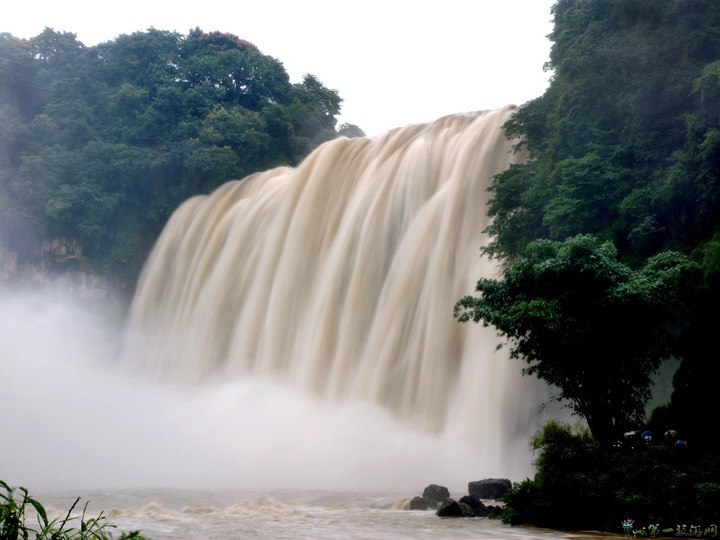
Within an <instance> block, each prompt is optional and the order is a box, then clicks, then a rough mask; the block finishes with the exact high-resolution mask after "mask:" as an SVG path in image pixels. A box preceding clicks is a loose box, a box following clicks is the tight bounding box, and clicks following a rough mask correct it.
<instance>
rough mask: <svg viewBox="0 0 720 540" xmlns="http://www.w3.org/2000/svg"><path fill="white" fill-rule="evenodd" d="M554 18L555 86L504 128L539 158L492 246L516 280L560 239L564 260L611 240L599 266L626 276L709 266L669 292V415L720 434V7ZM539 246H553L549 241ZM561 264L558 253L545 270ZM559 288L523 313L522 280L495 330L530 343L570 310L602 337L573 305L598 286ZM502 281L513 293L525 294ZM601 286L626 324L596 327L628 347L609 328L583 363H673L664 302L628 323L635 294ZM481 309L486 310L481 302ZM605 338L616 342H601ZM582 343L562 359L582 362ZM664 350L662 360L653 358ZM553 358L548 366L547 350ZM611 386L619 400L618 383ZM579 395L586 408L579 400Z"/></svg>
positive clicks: (573, 9) (622, 8) (500, 201)
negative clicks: (719, 371) (579, 244)
mask: <svg viewBox="0 0 720 540" xmlns="http://www.w3.org/2000/svg"><path fill="white" fill-rule="evenodd" d="M552 16H553V23H554V28H553V31H552V33H551V34H550V36H549V37H550V39H551V41H552V48H551V54H550V60H549V62H548V63H547V65H546V68H547V70H548V71H549V72H550V73H551V75H552V76H551V79H550V85H549V87H548V89H547V90H546V92H545V93H544V94H543V95H542V96H540V97H538V98H536V99H533V100H531V101H529V102H527V103H525V104H524V105H522V106H521V107H520V108H519V109H518V111H517V113H516V114H515V115H514V116H513V117H512V118H511V119H510V121H509V122H508V123H507V124H506V125H505V126H504V129H505V132H506V134H507V136H508V137H510V138H514V139H516V140H517V141H518V142H517V148H524V149H526V150H527V151H528V154H529V160H528V161H527V162H526V163H523V164H518V165H513V166H511V167H510V168H509V169H508V170H506V171H505V172H503V173H501V174H499V175H497V176H496V177H495V178H494V179H493V183H492V185H491V187H490V193H491V200H490V203H489V207H488V213H489V215H490V216H491V222H490V225H489V227H488V228H487V230H486V232H487V233H488V234H489V235H490V241H489V243H488V244H487V245H486V246H485V247H484V248H483V252H484V253H485V254H486V255H489V256H490V257H494V258H496V259H498V260H499V261H500V262H501V264H502V265H503V267H504V268H505V269H510V270H512V272H514V273H513V274H510V276H516V274H517V273H518V272H519V273H520V275H524V274H525V273H527V274H528V276H530V275H535V274H537V273H538V272H540V267H539V266H537V267H536V266H534V265H536V264H540V262H539V261H540V259H538V257H539V256H540V255H541V254H542V253H545V251H544V250H546V249H549V247H548V246H554V247H552V250H553V251H552V253H560V247H558V246H561V245H564V244H563V243H564V242H571V240H569V239H572V238H574V237H576V236H577V235H592V236H593V237H594V238H595V239H596V240H593V241H596V242H597V246H596V248H597V249H600V246H603V245H605V243H606V242H611V243H612V245H613V246H614V248H613V249H616V250H617V258H616V259H615V258H614V256H611V254H610V253H609V252H603V251H602V250H601V252H599V253H598V257H600V255H602V257H604V259H598V260H607V261H614V262H613V263H612V264H610V263H608V266H607V267H606V269H607V271H608V272H610V270H611V269H613V268H621V267H620V266H617V265H620V264H621V265H622V268H624V270H622V272H621V273H620V274H619V275H628V276H632V275H635V274H634V273H637V272H640V274H637V276H638V278H640V277H642V276H643V274H642V272H647V271H649V270H648V269H649V268H654V267H655V266H654V265H655V264H656V263H657V261H659V260H663V259H662V258H663V257H665V258H668V257H678V255H667V254H663V253H664V252H666V251H668V250H670V251H673V252H676V253H682V254H683V255H684V256H685V257H687V258H688V259H690V260H692V261H693V262H694V263H696V264H697V265H698V266H699V268H700V270H698V271H697V276H701V277H697V279H694V280H690V281H688V282H687V283H685V285H687V286H689V287H690V290H687V289H686V288H685V287H683V288H682V290H683V291H684V293H683V294H684V295H685V297H684V298H680V297H677V298H674V299H673V298H668V302H669V304H670V305H672V303H673V302H675V304H676V305H678V306H679V305H680V304H682V305H684V306H686V307H687V308H688V309H687V310H684V311H678V312H677V313H674V315H679V314H681V313H682V314H683V316H684V319H683V320H682V321H681V322H682V325H679V326H677V327H673V330H674V331H680V330H682V331H681V332H680V335H679V336H677V337H678V340H677V341H675V340H674V341H675V344H676V345H675V347H674V348H673V349H672V352H673V354H674V355H675V356H676V357H678V358H680V359H681V364H680V368H679V369H678V371H677V373H676V376H675V380H674V388H675V393H674V395H673V400H672V404H671V406H670V408H669V410H668V414H667V417H666V421H667V422H669V423H673V424H674V425H675V426H681V427H682V429H683V430H684V433H685V434H686V435H687V436H689V437H693V436H695V437H696V438H697V440H698V441H701V440H702V441H709V440H711V439H713V440H716V441H717V440H720V430H719V429H716V428H710V429H708V427H707V426H706V425H705V426H704V425H703V423H702V420H701V416H700V415H699V414H698V411H700V410H704V409H707V408H708V407H712V406H713V405H712V399H713V391H712V390H711V388H710V384H711V383H710V382H709V381H712V380H713V376H712V373H711V369H712V368H711V363H709V362H707V354H708V351H710V350H713V349H714V348H715V343H714V334H713V331H712V329H713V328H716V327H717V326H718V325H719V324H720V316H718V313H717V309H716V306H717V303H718V302H719V301H720V277H718V276H720V262H719V261H720V251H719V250H718V249H717V246H718V245H720V4H718V3H717V2H703V1H683V0H558V1H557V2H556V3H555V5H554V6H553V7H552ZM537 240H543V241H544V242H546V243H542V242H541V243H535V244H534V243H533V242H535V241H537ZM585 241H586V242H589V241H590V240H587V239H586V240H585ZM547 242H556V243H557V244H552V243H547ZM572 242H575V241H574V240H573V241H572ZM608 245H609V244H608ZM540 248H542V249H541V250H540V251H538V252H537V253H536V252H535V251H537V250H538V249H540ZM563 249H564V248H563ZM594 249H595V248H594ZM607 249H609V248H607ZM528 250H529V251H528ZM534 250H535V251H534ZM603 250H606V248H603ZM543 257H545V255H543ZM554 260H556V256H555V255H554V254H553V255H551V256H549V258H548V259H547V261H546V262H547V263H548V264H549V261H554ZM516 263H517V266H516ZM678 264H680V263H679V262H678ZM683 264H684V263H683ZM680 267H682V265H681V266H679V267H678V268H680ZM544 271H545V270H543V272H544ZM546 277H547V278H548V279H551V277H550V276H549V275H548V276H546ZM505 279H508V276H506V278H505ZM512 279H516V278H515V277H513V278H512ZM553 279H554V278H553ZM623 279H625V278H623ZM628 279H629V278H628ZM633 279H634V278H633ZM643 279H649V278H647V276H646V277H645V278H643ZM630 282H633V281H632V280H631V281H630ZM555 283H557V288H556V289H549V288H548V287H549V285H546V286H545V287H544V289H542V290H543V294H544V295H545V296H543V297H542V298H543V301H542V302H540V300H539V299H537V298H535V299H534V300H532V302H530V301H529V300H528V303H525V304H523V303H522V302H521V300H520V299H521V298H522V297H521V291H520V290H519V287H522V286H524V287H528V288H529V289H528V290H527V291H525V293H524V294H527V295H532V294H535V293H536V292H537V291H536V289H533V287H535V281H533V280H532V279H529V277H528V279H524V280H521V281H518V282H517V283H515V284H514V285H512V289H513V291H514V292H513V293H512V294H513V296H512V302H515V303H513V305H514V306H515V307H516V308H517V309H518V311H517V312H516V313H514V314H513V317H509V314H506V316H505V317H504V318H500V315H499V313H500V312H498V313H492V317H493V321H494V322H492V323H491V324H495V322H497V323H498V324H500V325H503V326H501V327H499V328H500V329H501V331H502V332H504V333H505V334H506V335H507V336H509V337H511V338H514V337H517V338H520V337H521V336H525V335H526V334H525V332H526V331H527V330H528V329H529V328H530V326H529V325H530V323H531V321H533V320H534V319H532V318H531V315H532V316H535V317H536V318H537V319H538V321H537V324H540V320H541V319H542V317H540V313H543V314H544V315H546V316H548V317H560V318H559V319H558V321H560V320H562V321H563V324H567V326H568V327H567V328H566V329H565V332H566V333H568V336H566V337H567V339H569V338H570V337H571V334H570V333H572V332H576V333H577V335H578V336H579V335H583V334H584V333H585V332H590V334H589V335H595V334H597V332H598V331H599V330H594V329H592V328H588V324H589V323H588V321H589V320H591V319H584V318H582V317H581V318H579V319H576V318H575V315H572V316H571V313H570V312H569V311H567V310H568V305H566V304H565V303H564V302H565V301H566V299H567V298H569V297H572V295H577V294H580V293H581V292H582V291H581V290H577V289H576V288H574V287H576V285H577V283H584V282H577V283H576V281H575V280H574V278H573V279H572V280H569V281H567V282H566V283H564V284H563V283H562V282H557V281H555ZM642 283H643V281H642V280H641V281H640V284H642ZM640 284H639V285H638V287H639V286H640ZM618 286H619V285H618ZM496 287H497V288H498V290H503V291H506V289H505V287H511V285H510V284H504V285H501V284H498V285H497V286H496ZM593 287H597V288H598V291H603V294H604V295H606V296H607V300H606V301H604V302H609V303H601V304H602V305H601V306H596V307H597V308H598V309H599V311H598V312H599V313H600V312H604V313H607V314H609V315H610V314H611V315H612V318H611V319H603V320H597V319H592V320H593V321H594V322H593V325H595V326H596V327H597V328H598V329H602V331H603V332H606V335H607V336H608V337H607V341H608V342H609V343H613V347H614V349H613V348H608V344H607V343H601V342H602V340H601V339H600V338H599V334H598V335H597V336H596V338H597V339H595V338H593V339H592V340H590V341H587V342H586V344H585V345H584V346H583V343H581V342H579V341H578V339H579V338H578V339H576V342H577V343H576V344H577V353H576V357H578V358H580V357H582V358H584V359H585V360H584V361H583V363H587V364H590V363H597V364H598V366H595V367H593V369H594V370H600V369H601V367H600V366H604V367H607V368H608V370H611V369H615V368H616V366H615V364H614V362H615V359H617V358H619V357H622V356H623V355H626V352H627V354H628V355H629V356H627V357H626V360H627V361H628V362H630V361H631V360H630V359H631V358H633V360H632V362H633V363H636V364H637V365H636V366H634V367H629V368H627V369H631V370H635V369H637V370H639V373H641V374H642V373H644V372H645V371H646V369H650V368H652V367H653V366H655V365H656V364H657V358H660V357H664V356H667V354H668V353H669V351H670V349H668V348H665V345H662V344H663V343H664V341H660V342H658V343H655V342H654V341H652V340H651V339H649V338H648V337H647V336H649V335H651V334H649V333H648V332H649V330H650V325H656V326H655V329H656V330H655V331H656V332H657V333H658V335H660V336H662V335H663V331H664V330H663V328H665V327H664V324H666V322H664V319H662V318H658V314H657V312H656V311H655V310H654V309H650V311H649V312H648V313H647V318H643V320H642V322H641V321H640V315H639V314H636V315H637V317H636V318H635V319H632V318H631V319H628V317H627V316H626V314H627V313H628V312H627V311H625V309H619V308H618V311H617V312H613V311H612V310H613V309H615V308H614V307H613V306H614V305H615V307H618V306H621V305H622V303H621V302H620V303H617V304H613V302H615V301H617V302H619V300H620V299H621V298H625V300H626V301H630V299H631V297H628V296H627V295H625V296H623V295H621V296H617V295H618V294H619V293H618V292H617V291H614V289H607V288H606V287H605V286H604V285H602V284H601V283H596V284H594V285H593ZM639 290H640V289H639ZM680 290H681V289H674V288H671V289H669V290H668V291H667V294H669V295H672V294H679V293H680ZM493 291H495V289H494V288H493V287H491V286H490V285H489V284H488V283H485V284H483V285H482V293H483V295H484V296H485V295H493V294H494V292H493ZM613 291H614V292H613ZM587 292H588V293H589V292H590V291H587ZM583 294H584V293H583ZM568 295H570V296H568ZM490 297H491V296H488V298H487V300H486V301H487V302H490ZM531 297H532V296H531ZM581 297H582V294H580V296H579V297H578V298H581ZM532 298H534V297H532ZM632 298H635V297H632ZM640 299H642V297H641V298H640ZM610 300H612V302H610ZM636 300H639V299H638V298H635V299H634V300H632V302H631V304H633V305H635V306H636V307H638V308H639V307H640V306H641V305H643V304H642V303H640V304H638V303H637V302H636ZM510 301H511V300H510V299H508V302H510ZM587 301H590V300H587ZM599 301H600V300H598V302H599ZM643 301H645V300H643ZM538 302H539V303H538ZM594 302H595V300H592V301H590V304H589V305H595V303H594ZM650 305H651V304H647V306H646V307H648V306H650ZM466 307H467V308H472V304H467V306H466ZM521 308H522V309H521ZM611 308H612V309H611ZM478 309H479V308H478ZM488 309H489V308H488ZM497 309H498V310H499V309H500V307H498V308H497ZM539 309H542V310H543V311H542V312H540V311H537V310H539ZM658 309H659V308H658ZM523 310H525V311H523ZM556 310H559V311H556ZM608 310H609V311H608ZM630 312H631V311H630ZM475 313H476V314H479V313H480V312H479V311H476V312H475ZM522 313H524V315H522V316H521V314H522ZM487 315H488V317H490V315H491V314H490V313H488V314H487ZM590 315H591V314H590V313H588V314H587V316H588V317H590ZM643 317H645V316H643ZM476 320H477V319H476ZM488 320H490V319H488ZM555 322H557V321H555ZM512 324H514V325H516V326H515V327H512V326H511V325H512ZM551 324H554V323H553V321H552V320H547V321H544V326H543V325H541V326H540V327H539V328H537V329H536V333H537V332H538V331H539V330H540V329H542V330H543V332H545V334H541V335H545V336H546V338H547V339H548V340H550V341H553V340H556V339H557V336H555V335H554V334H553V333H552V332H551V331H550V330H551V329H552V328H551ZM678 324H679V323H678ZM557 330H558V331H559V330H560V328H559V327H558V328H557ZM572 335H574V334H572ZM528 336H530V334H528ZM619 336H623V340H624V341H623V340H620V339H619ZM576 338H577V336H576ZM646 338H647V339H646ZM528 339H529V340H530V341H528V342H527V343H525V342H524V341H522V339H521V340H520V341H519V342H518V343H519V346H518V347H519V348H517V349H515V351H516V353H515V354H516V355H521V356H525V355H526V354H527V355H529V356H528V358H529V360H530V361H531V362H535V361H539V360H533V359H534V358H536V357H537V358H541V357H540V356H537V355H539V354H540V352H541V351H544V350H545V349H542V350H541V349H535V348H531V349H528V350H526V347H529V346H530V343H533V342H534V341H537V340H539V339H540V335H535V336H534V337H532V338H530V337H528ZM563 339H565V338H563ZM621 341H622V342H623V345H621V344H620V343H621ZM570 343H572V341H566V340H561V341H560V342H558V343H554V342H553V343H548V344H546V345H547V347H550V348H552V347H560V346H561V345H562V346H566V345H567V346H568V347H569V344H570ZM563 344H565V345H563ZM625 344H627V345H625ZM641 344H642V346H643V347H645V346H646V347H647V350H646V352H645V353H642V354H641V351H640V350H635V349H638V347H640V346H641ZM601 345H603V346H604V349H598V347H600V346H601ZM661 345H662V346H661ZM625 348H629V349H633V352H632V354H631V353H630V352H629V351H626V352H623V351H621V350H620V349H625ZM548 350H549V349H548ZM569 350H570V349H568V350H567V351H565V352H564V353H562V354H565V355H566V356H563V357H561V358H570V357H571V355H570V353H569V352H568V351H569ZM597 350H603V354H597V352H596V351H597ZM546 352H547V351H546ZM543 354H544V353H543ZM650 354H652V355H655V356H656V359H655V360H652V361H650V360H647V359H646V360H643V358H645V356H647V355H650ZM534 355H535V356H534ZM542 358H543V360H542V361H543V362H545V361H546V360H545V359H546V358H547V357H546V356H543V357H542ZM559 358H560V357H559ZM647 362H650V363H649V364H648V363H647ZM556 367H557V369H561V370H567V372H566V374H567V375H568V376H573V377H574V376H575V374H574V371H573V370H574V369H575V367H576V366H575V365H574V364H572V363H565V360H562V359H559V360H558V365H557V366H556ZM623 369H626V368H623ZM529 371H532V372H534V373H536V374H537V375H539V376H541V377H546V378H547V380H549V379H558V380H561V381H562V377H560V374H552V373H546V372H544V371H542V370H540V369H539V368H535V369H531V370H529ZM600 375H602V374H599V375H598V376H600ZM623 377H624V376H623ZM604 381H605V382H604V383H603V384H607V385H609V386H608V387H607V388H608V391H610V389H611V388H612V385H613V384H615V383H616V382H617V381H615V382H613V381H610V380H607V378H606V379H604ZM551 382H552V381H551ZM646 382H647V379H646V378H645V376H644V375H643V376H642V378H641V379H635V380H633V381H631V380H630V379H627V380H626V383H627V384H626V389H625V390H624V391H623V392H624V394H625V395H628V396H632V395H634V393H635V392H636V390H633V389H631V388H630V386H631V385H635V386H638V385H645V384H646ZM645 388H647V387H645ZM619 391H620V390H619V389H617V390H615V391H614V392H615V393H618V392H619ZM563 392H565V390H563ZM643 392H645V391H643ZM643 395H645V394H643ZM643 395H638V396H639V397H643ZM566 396H567V397H568V398H569V399H571V400H573V399H576V397H575V396H574V395H573V394H572V393H570V392H569V391H568V392H566ZM618 399H619V398H618ZM618 399H616V398H613V402H614V403H616V404H620V403H622V401H618ZM643 399H644V398H643ZM643 399H640V400H639V401H638V400H637V399H635V398H633V399H632V400H631V401H629V402H628V403H627V404H626V405H623V407H625V408H626V409H627V410H626V412H625V413H620V412H618V413H613V414H616V416H614V418H615V420H614V422H617V421H621V420H622V419H623V418H630V417H631V416H632V415H636V414H639V410H640V408H639V404H640V403H641V402H642V401H643ZM576 410H578V412H580V411H579V409H576ZM582 414H583V416H585V413H582Z"/></svg>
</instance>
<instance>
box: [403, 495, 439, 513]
mask: <svg viewBox="0 0 720 540" xmlns="http://www.w3.org/2000/svg"><path fill="white" fill-rule="evenodd" d="M431 508H432V509H433V510H434V509H435V508H437V503H434V502H431V501H428V500H427V499H424V498H422V497H415V498H414V499H413V500H412V501H410V510H430V509H431Z"/></svg>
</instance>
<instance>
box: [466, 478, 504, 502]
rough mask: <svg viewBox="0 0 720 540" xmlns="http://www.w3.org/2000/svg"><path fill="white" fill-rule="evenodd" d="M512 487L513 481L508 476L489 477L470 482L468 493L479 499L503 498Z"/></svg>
mask: <svg viewBox="0 0 720 540" xmlns="http://www.w3.org/2000/svg"><path fill="white" fill-rule="evenodd" d="M511 487H512V482H510V480H508V479H507V478H487V479H485V480H478V481H477V482H470V483H469V484H468V493H470V495H474V496H475V497H477V498H478V499H501V498H502V496H503V495H505V492H506V491H508V490H509V489H510V488H511Z"/></svg>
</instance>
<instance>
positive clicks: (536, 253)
mask: <svg viewBox="0 0 720 540" xmlns="http://www.w3.org/2000/svg"><path fill="white" fill-rule="evenodd" d="M698 281H699V267H698V266H697V265H696V264H694V263H692V262H690V261H689V260H688V259H687V257H685V256H683V255H681V254H679V253H676V252H664V253H660V254H657V255H655V256H653V257H651V258H650V259H648V261H647V262H646V264H645V265H644V266H643V267H641V268H639V269H637V270H633V269H631V268H629V267H628V266H626V265H625V264H623V263H621V262H618V260H617V250H616V249H615V247H614V246H613V245H612V244H611V243H610V242H606V243H601V242H600V241H599V240H597V238H594V237H592V236H576V237H572V238H569V239H567V240H566V241H565V242H555V241H552V240H537V241H535V242H532V243H530V244H529V245H528V246H527V248H526V251H525V255H524V256H523V257H522V258H520V259H518V260H517V261H516V262H515V263H514V264H513V265H512V267H510V268H508V269H506V270H505V272H504V275H503V279H501V280H495V279H481V280H480V281H479V282H478V284H477V289H476V290H477V291H478V292H479V293H481V294H480V296H478V297H472V296H467V297H465V298H463V299H462V300H460V301H459V302H458V303H457V304H456V306H455V314H456V316H457V317H459V319H460V320H461V321H468V320H474V321H475V322H480V321H482V324H483V326H489V325H492V326H494V327H496V328H497V329H498V330H499V332H500V334H501V335H504V336H506V338H507V339H508V341H509V344H510V347H511V349H510V351H511V353H510V354H511V357H513V358H521V359H523V360H524V361H525V362H527V364H528V366H529V367H528V368H526V369H525V370H524V371H525V373H527V374H529V375H536V376H537V377H538V378H540V379H542V380H544V381H546V382H548V383H550V384H551V385H554V386H555V387H557V389H558V396H557V397H558V398H559V399H560V400H563V401H565V402H566V403H567V406H568V407H569V408H570V409H572V410H573V411H574V412H575V413H577V414H579V415H580V416H581V417H582V418H584V419H585V420H586V421H587V423H588V427H589V428H590V431H591V432H592V434H593V436H594V437H595V438H596V439H597V440H599V441H603V442H608V441H611V440H612V439H613V437H617V434H618V432H621V431H622V430H627V429H630V428H631V427H632V426H633V425H635V423H637V422H642V421H643V420H644V414H645V405H646V404H647V402H648V399H649V397H650V386H651V382H650V375H651V374H653V373H654V372H655V371H656V370H657V368H658V367H659V365H660V362H661V360H662V359H665V358H668V357H669V356H670V355H671V354H672V353H673V351H674V349H675V344H676V340H677V335H678V330H679V329H680V327H681V322H682V319H681V317H680V316H681V314H682V313H683V308H684V306H683V293H685V294H687V292H686V291H690V290H692V288H693V285H695V284H696V283H697V282H698Z"/></svg>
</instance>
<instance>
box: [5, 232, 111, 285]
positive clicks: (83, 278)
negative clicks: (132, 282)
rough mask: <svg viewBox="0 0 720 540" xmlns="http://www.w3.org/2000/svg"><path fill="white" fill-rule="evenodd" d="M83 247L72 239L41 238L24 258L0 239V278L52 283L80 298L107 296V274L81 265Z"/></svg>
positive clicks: (27, 283)
mask: <svg viewBox="0 0 720 540" xmlns="http://www.w3.org/2000/svg"><path fill="white" fill-rule="evenodd" d="M81 261H82V248H81V247H80V246H79V245H78V243H77V242H75V241H74V240H68V239H65V238H56V239H54V240H51V241H44V242H43V243H42V244H40V245H39V246H38V247H36V248H35V249H33V250H32V255H31V256H27V257H23V256H20V255H19V254H18V252H17V251H11V250H9V249H7V248H6V247H5V245H4V244H3V243H2V242H1V241H0V281H2V282H4V283H15V284H18V285H54V286H59V287H60V288H61V289H62V290H63V291H65V292H68V293H70V294H72V295H74V296H78V297H80V298H97V299H102V298H106V297H107V295H108V291H109V287H110V285H109V282H108V279H107V278H106V277H103V276H100V275H98V274H96V273H94V272H90V271H88V270H86V269H84V268H82V265H81Z"/></svg>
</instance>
